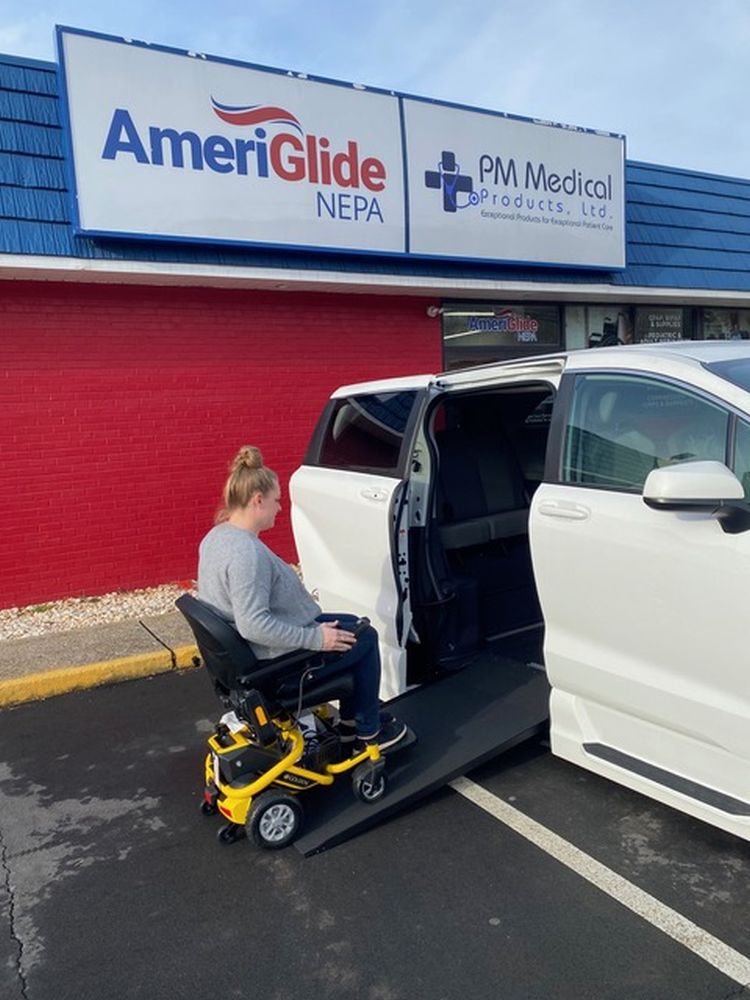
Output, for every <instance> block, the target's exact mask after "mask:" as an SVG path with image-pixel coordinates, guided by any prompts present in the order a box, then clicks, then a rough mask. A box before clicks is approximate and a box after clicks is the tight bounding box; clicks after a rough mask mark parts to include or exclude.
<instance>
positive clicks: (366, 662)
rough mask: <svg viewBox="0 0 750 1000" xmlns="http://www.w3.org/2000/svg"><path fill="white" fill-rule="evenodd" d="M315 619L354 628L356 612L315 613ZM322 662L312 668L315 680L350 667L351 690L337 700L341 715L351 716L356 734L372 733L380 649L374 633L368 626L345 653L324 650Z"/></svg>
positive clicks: (375, 724)
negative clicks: (325, 651)
mask: <svg viewBox="0 0 750 1000" xmlns="http://www.w3.org/2000/svg"><path fill="white" fill-rule="evenodd" d="M316 621H319V622H335V621H337V622H338V623H339V626H340V627H341V628H342V629H347V630H349V631H353V630H354V625H355V623H356V621H357V617H356V615H347V614H341V615H328V614H326V615H318V617H317V618H316ZM323 655H324V658H325V660H326V664H325V666H323V667H318V668H317V669H316V671H315V678H316V680H320V679H321V678H324V677H334V676H335V675H336V674H340V673H341V672H342V671H343V670H349V669H350V668H351V667H354V668H355V669H354V670H352V678H353V681H354V691H353V692H352V694H351V695H349V696H348V697H346V698H342V699H341V718H342V719H346V720H350V719H353V720H354V722H355V724H356V727H357V735H358V736H374V735H375V733H377V732H378V730H379V729H380V716H379V705H380V701H379V698H378V693H379V691H380V650H379V648H378V633H377V632H376V631H375V629H374V628H373V627H372V626H371V625H370V626H369V627H368V628H366V629H365V631H364V632H362V633H361V635H360V636H359V638H358V639H357V641H356V642H355V644H354V645H353V646H352V648H351V649H349V650H347V652H346V653H324V654H323Z"/></svg>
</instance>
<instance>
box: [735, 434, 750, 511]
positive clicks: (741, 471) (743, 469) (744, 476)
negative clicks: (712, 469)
mask: <svg viewBox="0 0 750 1000" xmlns="http://www.w3.org/2000/svg"><path fill="white" fill-rule="evenodd" d="M732 471H733V472H734V474H735V476H737V478H738V479H739V481H740V482H741V483H742V487H743V489H744V491H745V499H746V500H750V424H746V423H745V421H744V420H738V421H737V431H736V434H735V439H734V466H733V470H732Z"/></svg>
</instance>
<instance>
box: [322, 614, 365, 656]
mask: <svg viewBox="0 0 750 1000" xmlns="http://www.w3.org/2000/svg"><path fill="white" fill-rule="evenodd" d="M320 628H321V630H322V632H323V652H325V653H345V652H346V651H347V649H351V648H352V646H353V645H354V643H355V642H356V641H357V640H356V638H355V637H354V636H353V635H352V633H351V632H347V631H346V630H345V629H343V628H339V623H338V622H337V621H336V622H321V624H320Z"/></svg>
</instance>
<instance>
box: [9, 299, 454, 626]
mask: <svg viewBox="0 0 750 1000" xmlns="http://www.w3.org/2000/svg"><path fill="white" fill-rule="evenodd" d="M0 316H2V320H0V323H1V324H2V326H1V327H0V330H1V334H0V345H1V346H0V351H1V354H0V356H1V357H2V364H1V368H0V456H1V461H2V466H1V469H2V472H1V473H0V481H1V482H2V490H0V520H1V523H2V524H3V526H4V530H3V532H2V535H1V536H0V565H2V567H3V569H2V573H0V607H11V606H14V605H25V604H31V603H38V602H41V601H46V600H52V599H55V598H60V597H67V596H73V595H80V594H100V593H105V592H107V591H110V590H117V589H133V588H137V587H142V586H149V585H153V584H158V583H163V582H168V581H174V580H178V579H185V578H191V577H193V576H194V572H195V563H196V546H197V543H198V541H199V539H200V537H201V536H202V535H203V533H204V532H205V531H206V530H207V529H208V527H210V525H211V523H212V518H213V514H214V511H215V510H216V507H217V506H218V502H219V497H220V493H221V487H222V485H223V481H224V478H225V475H226V470H227V464H228V462H229V460H230V459H231V457H232V455H233V454H234V452H235V451H236V449H237V448H238V447H239V446H240V445H242V444H256V445H258V446H259V447H260V448H261V450H262V451H263V454H264V457H265V459H266V461H267V462H268V463H269V465H271V467H272V468H275V469H276V470H277V472H278V473H279V476H280V478H281V482H282V489H283V490H284V493H285V494H286V487H287V483H288V479H289V476H290V475H291V473H292V472H293V471H294V469H295V468H296V467H297V465H298V464H299V462H300V459H301V457H302V455H303V452H304V449H305V447H306V444H307V441H308V439H309V436H310V433H311V431H312V429H313V427H314V424H315V421H316V418H317V416H318V413H319V411H320V408H321V406H322V405H323V403H324V401H325V400H326V398H327V397H328V395H329V394H330V391H331V390H332V389H333V388H334V387H336V386H337V385H340V384H342V383H345V382H354V381H361V380H363V379H369V378H380V377H387V376H391V375H401V374H409V373H413V372H418V371H435V370H438V369H439V367H440V335H439V325H438V323H437V321H435V320H431V319H428V318H427V316H426V315H425V305H424V301H423V300H419V299H409V298H386V297H380V296H358V295H318V294H315V295H313V294H302V293H297V294H291V293H288V292H284V293H282V292H277V293H257V292H243V291H234V290H232V291H228V290H218V289H203V288H202V289H186V288H170V289H165V288H136V287H128V286H116V285H115V286H98V285H96V286H91V285H78V284H57V283H55V284H53V283H30V282H29V283H26V282H8V281H4V282H0ZM264 538H265V540H267V541H268V543H269V544H270V545H271V546H272V547H274V548H275V549H276V551H277V552H279V554H280V555H282V556H284V557H285V558H288V559H292V558H294V548H293V542H292V537H291V528H290V519H289V509H288V504H287V505H286V507H285V509H284V511H283V512H282V514H281V516H280V517H279V519H278V521H277V527H276V528H275V529H274V530H273V532H270V533H269V534H268V535H267V536H264Z"/></svg>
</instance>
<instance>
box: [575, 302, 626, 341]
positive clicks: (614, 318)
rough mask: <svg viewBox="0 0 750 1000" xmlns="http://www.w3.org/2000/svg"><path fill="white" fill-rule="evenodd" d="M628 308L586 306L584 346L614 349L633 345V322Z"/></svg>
mask: <svg viewBox="0 0 750 1000" xmlns="http://www.w3.org/2000/svg"><path fill="white" fill-rule="evenodd" d="M631 312H632V310H631V309H630V307H629V306H618V305H609V306H588V307H587V309H586V314H587V315H586V344H587V346H588V347H614V346H615V345H616V344H632V343H633V322H632V318H631Z"/></svg>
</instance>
